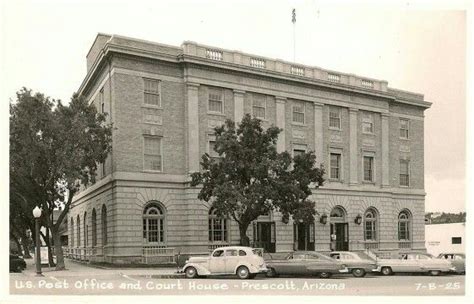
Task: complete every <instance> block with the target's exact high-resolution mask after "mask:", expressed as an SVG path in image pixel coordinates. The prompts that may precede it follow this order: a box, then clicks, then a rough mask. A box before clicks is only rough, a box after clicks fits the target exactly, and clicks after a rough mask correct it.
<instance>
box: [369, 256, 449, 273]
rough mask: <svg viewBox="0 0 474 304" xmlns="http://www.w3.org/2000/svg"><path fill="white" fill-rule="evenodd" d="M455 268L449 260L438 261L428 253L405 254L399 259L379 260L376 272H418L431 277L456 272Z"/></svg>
mask: <svg viewBox="0 0 474 304" xmlns="http://www.w3.org/2000/svg"><path fill="white" fill-rule="evenodd" d="M454 270H455V268H454V267H453V265H452V264H451V262H450V261H448V260H443V259H438V258H435V257H433V256H432V255H430V254H428V253H403V254H400V256H399V258H398V259H379V260H377V269H376V270H375V271H377V272H380V273H382V274H383V275H391V274H393V273H397V272H411V273H414V272H418V273H420V272H421V273H428V274H430V275H440V274H441V273H443V272H451V271H454Z"/></svg>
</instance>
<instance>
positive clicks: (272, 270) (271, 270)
mask: <svg viewBox="0 0 474 304" xmlns="http://www.w3.org/2000/svg"><path fill="white" fill-rule="evenodd" d="M265 276H266V277H267V278H274V277H276V276H277V273H276V271H275V268H271V267H270V268H268V271H267V273H266V274H265Z"/></svg>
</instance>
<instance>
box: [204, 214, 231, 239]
mask: <svg viewBox="0 0 474 304" xmlns="http://www.w3.org/2000/svg"><path fill="white" fill-rule="evenodd" d="M227 230H228V227H227V219H226V218H223V217H220V216H218V215H217V210H216V209H215V208H211V210H210V211H209V242H228V236H227V234H228V233H227Z"/></svg>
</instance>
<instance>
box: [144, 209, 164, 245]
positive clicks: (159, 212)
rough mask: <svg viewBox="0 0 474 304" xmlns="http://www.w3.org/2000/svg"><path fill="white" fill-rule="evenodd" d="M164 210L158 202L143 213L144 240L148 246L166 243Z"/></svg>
mask: <svg viewBox="0 0 474 304" xmlns="http://www.w3.org/2000/svg"><path fill="white" fill-rule="evenodd" d="M163 210H164V208H162V206H161V205H160V204H158V203H156V202H153V203H150V204H148V205H147V206H146V207H145V210H144V211H143V240H144V242H145V243H147V244H160V243H164V242H165V229H164V226H165V214H164V211H163Z"/></svg>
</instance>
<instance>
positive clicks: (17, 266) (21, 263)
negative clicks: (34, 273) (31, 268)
mask: <svg viewBox="0 0 474 304" xmlns="http://www.w3.org/2000/svg"><path fill="white" fill-rule="evenodd" d="M25 268H26V262H25V260H24V259H23V258H22V257H20V256H18V255H16V254H11V253H10V272H22V271H23V270H24V269H25Z"/></svg>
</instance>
